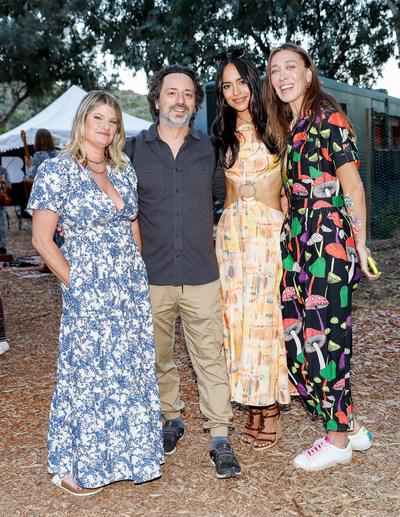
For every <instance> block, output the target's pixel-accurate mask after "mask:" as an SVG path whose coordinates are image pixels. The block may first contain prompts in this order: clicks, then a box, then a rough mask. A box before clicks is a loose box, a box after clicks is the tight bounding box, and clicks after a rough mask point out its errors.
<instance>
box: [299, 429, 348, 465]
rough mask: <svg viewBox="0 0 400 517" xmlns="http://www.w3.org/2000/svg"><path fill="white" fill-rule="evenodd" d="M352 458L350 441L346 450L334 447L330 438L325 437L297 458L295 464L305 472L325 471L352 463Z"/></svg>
mask: <svg viewBox="0 0 400 517" xmlns="http://www.w3.org/2000/svg"><path fill="white" fill-rule="evenodd" d="M352 456H353V449H352V447H351V442H350V440H349V443H348V444H347V447H346V448H345V449H340V448H339V447H336V446H335V445H333V443H332V442H331V440H330V438H329V437H328V436H325V438H320V439H319V440H317V441H316V442H315V443H314V445H313V446H312V447H311V449H308V450H307V451H304V452H302V453H301V454H299V455H298V456H296V458H295V459H294V460H293V463H294V465H295V466H296V467H298V468H300V469H304V470H323V469H326V468H328V467H333V466H334V465H337V464H339V463H350V462H351V458H352Z"/></svg>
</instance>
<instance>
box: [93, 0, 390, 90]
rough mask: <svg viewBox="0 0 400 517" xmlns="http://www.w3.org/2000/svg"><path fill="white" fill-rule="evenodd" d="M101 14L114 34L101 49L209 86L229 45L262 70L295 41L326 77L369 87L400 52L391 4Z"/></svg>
mask: <svg viewBox="0 0 400 517" xmlns="http://www.w3.org/2000/svg"><path fill="white" fill-rule="evenodd" d="M391 3H393V0H392V1H391ZM395 3H396V2H395ZM102 9H103V11H102V20H103V21H102V22H101V23H102V24H103V27H112V31H110V32H108V34H107V39H104V40H103V49H104V50H110V51H111V53H112V54H113V55H115V56H116V57H117V59H119V60H120V61H123V62H124V63H125V64H126V65H127V66H128V67H132V68H133V69H135V70H138V69H140V68H144V70H145V71H146V73H148V74H149V73H150V72H151V71H154V70H157V69H160V68H161V67H162V66H164V65H165V64H167V63H174V62H179V63H182V64H188V65H191V66H192V67H193V68H195V69H196V70H197V71H198V72H199V73H200V74H201V75H202V76H203V78H205V79H211V78H212V76H213V73H214V71H215V68H214V67H213V66H212V65H213V57H214V56H215V55H216V54H217V53H218V52H220V51H221V50H226V49H227V48H229V47H231V46H244V47H245V48H247V49H248V50H249V51H250V52H249V53H250V55H251V57H252V58H253V59H254V61H255V62H256V64H257V65H258V67H259V68H260V71H263V70H264V69H265V64H266V60H267V58H268V55H269V53H270V51H271V49H272V48H273V47H274V46H276V44H277V43H282V42H284V41H292V42H294V43H298V44H300V45H301V46H304V47H305V48H307V49H308V50H309V51H310V53H311V54H312V56H313V58H314V59H315V62H316V64H317V66H318V67H319V69H320V71H321V73H322V74H324V75H326V76H327V77H330V78H332V79H337V80H342V81H349V80H350V81H352V82H353V83H354V84H357V85H359V86H367V87H368V86H371V85H372V84H373V82H374V80H375V79H376V76H377V74H378V73H379V71H380V70H381V68H382V66H383V64H384V63H385V62H386V61H387V60H388V59H389V57H390V56H391V55H393V54H394V49H395V42H394V37H393V26H392V16H391V12H390V9H389V7H388V4H387V2H386V1H385V0H377V1H375V0H358V1H355V0H314V1H309V0H308V1H306V0H299V1H294V0H265V1H257V0H202V1H201V2H193V1H192V0H158V1H157V0H136V1H127V0H113V1H111V0H110V1H109V2H107V1H105V2H103V4H102ZM103 33H104V34H106V31H103Z"/></svg>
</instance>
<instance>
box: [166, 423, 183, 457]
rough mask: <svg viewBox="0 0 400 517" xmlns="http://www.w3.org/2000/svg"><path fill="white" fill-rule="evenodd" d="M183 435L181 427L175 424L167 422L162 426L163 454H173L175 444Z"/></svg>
mask: <svg viewBox="0 0 400 517" xmlns="http://www.w3.org/2000/svg"><path fill="white" fill-rule="evenodd" d="M183 433H184V429H183V427H179V425H178V424H177V422H174V421H173V420H167V421H166V422H165V424H164V425H163V435H164V454H174V452H175V451H176V444H177V443H178V442H179V440H180V439H181V438H182V436H183Z"/></svg>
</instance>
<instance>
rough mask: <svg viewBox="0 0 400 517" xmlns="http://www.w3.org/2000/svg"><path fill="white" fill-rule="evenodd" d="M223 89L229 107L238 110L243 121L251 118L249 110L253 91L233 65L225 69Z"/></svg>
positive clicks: (230, 64) (228, 65) (229, 64)
mask: <svg viewBox="0 0 400 517" xmlns="http://www.w3.org/2000/svg"><path fill="white" fill-rule="evenodd" d="M221 88H222V95H223V96H224V99H225V102H226V103H227V104H228V106H230V107H231V108H233V109H234V110H236V111H237V112H238V115H239V116H240V118H241V119H243V120H247V119H249V118H251V114H250V110H249V104H250V100H251V91H250V88H249V85H248V84H247V82H246V81H245V80H244V79H243V77H241V75H240V74H239V72H238V69H237V68H236V66H235V65H234V64H233V63H228V64H227V65H226V67H225V68H224V72H223V74H222V86H221Z"/></svg>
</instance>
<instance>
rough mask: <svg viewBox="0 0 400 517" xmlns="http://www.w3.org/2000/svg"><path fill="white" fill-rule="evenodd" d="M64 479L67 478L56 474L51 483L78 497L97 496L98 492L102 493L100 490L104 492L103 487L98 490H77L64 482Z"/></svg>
mask: <svg viewBox="0 0 400 517" xmlns="http://www.w3.org/2000/svg"><path fill="white" fill-rule="evenodd" d="M64 478H65V476H63V477H61V476H59V475H58V474H54V476H53V477H52V478H51V482H52V483H54V484H55V485H56V486H59V487H60V488H62V489H63V490H65V491H66V492H68V493H69V494H72V495H76V496H78V497H83V496H86V495H93V494H97V492H100V490H103V487H102V486H101V487H98V488H82V487H79V488H78V489H76V488H73V487H72V486H70V485H68V484H67V483H66V482H65V481H64Z"/></svg>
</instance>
